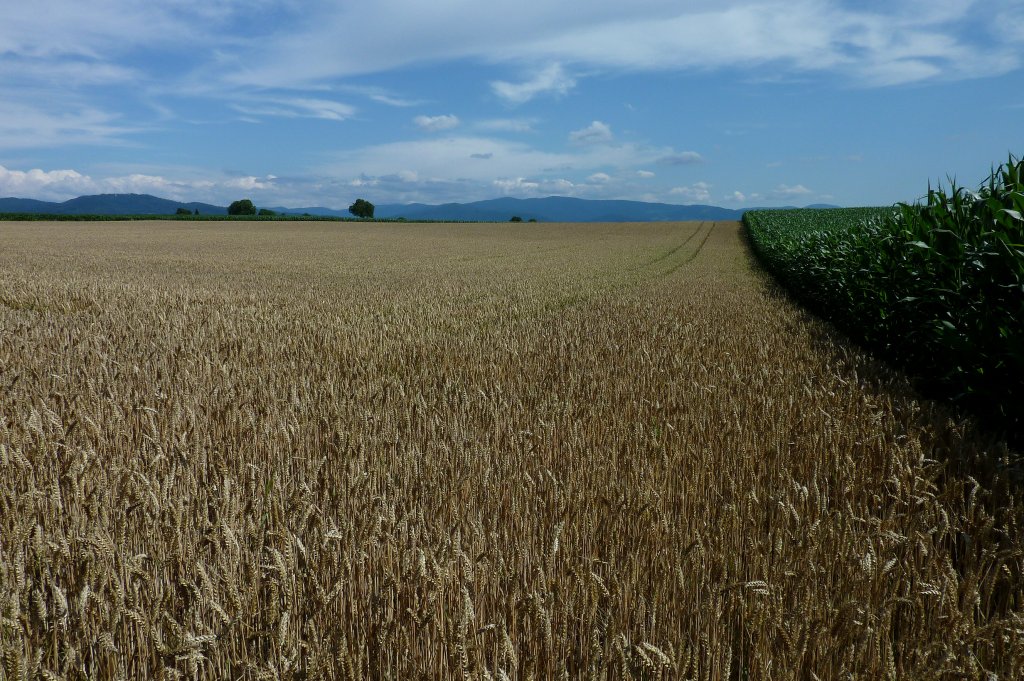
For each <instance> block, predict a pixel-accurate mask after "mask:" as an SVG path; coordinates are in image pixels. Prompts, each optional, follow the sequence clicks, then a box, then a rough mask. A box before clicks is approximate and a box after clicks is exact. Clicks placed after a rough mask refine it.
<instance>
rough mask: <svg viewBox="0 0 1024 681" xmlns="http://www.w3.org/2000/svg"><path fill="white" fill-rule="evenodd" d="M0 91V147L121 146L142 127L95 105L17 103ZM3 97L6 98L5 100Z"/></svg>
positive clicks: (128, 141)
mask: <svg viewBox="0 0 1024 681" xmlns="http://www.w3.org/2000/svg"><path fill="white" fill-rule="evenodd" d="M5 92H6V91H0V148H7V149H20V148H32V147H57V146H64V145H123V144H128V143H130V139H129V138H130V136H131V135H132V134H134V133H137V132H139V131H140V130H141V128H140V127H137V126H129V125H125V124H124V123H122V122H121V120H122V119H121V116H119V115H118V114H115V113H110V112H107V111H103V110H100V109H98V108H95V107H92V106H88V105H84V104H78V103H75V102H62V105H61V106H60V107H56V108H52V107H49V106H46V107H44V106H35V105H32V104H23V103H19V101H18V98H17V97H11V98H6V97H5V96H4V95H5ZM5 100H6V101H5Z"/></svg>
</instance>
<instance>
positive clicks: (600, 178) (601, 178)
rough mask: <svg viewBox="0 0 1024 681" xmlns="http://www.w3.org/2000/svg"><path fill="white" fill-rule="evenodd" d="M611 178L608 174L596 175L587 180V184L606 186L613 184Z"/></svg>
mask: <svg viewBox="0 0 1024 681" xmlns="http://www.w3.org/2000/svg"><path fill="white" fill-rule="evenodd" d="M611 179H612V178H611V176H610V175H609V174H608V173H594V174H593V175H591V176H590V177H588V178H587V182H590V183H592V184H606V183H608V182H611Z"/></svg>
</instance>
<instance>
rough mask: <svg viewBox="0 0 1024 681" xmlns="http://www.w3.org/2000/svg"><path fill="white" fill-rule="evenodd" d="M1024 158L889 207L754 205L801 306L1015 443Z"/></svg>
mask: <svg viewBox="0 0 1024 681" xmlns="http://www.w3.org/2000/svg"><path fill="white" fill-rule="evenodd" d="M1022 214H1024V161H1021V160H1018V159H1015V158H1014V157H1012V156H1011V157H1010V159H1009V161H1008V162H1007V163H1006V164H1004V165H1001V166H1000V167H999V168H998V169H996V170H994V171H993V172H992V174H991V175H990V176H989V178H988V179H987V180H986V181H985V182H984V183H983V184H982V185H981V186H980V188H979V189H978V190H976V191H971V190H969V189H966V188H964V187H961V186H957V184H956V183H955V181H952V182H950V187H949V189H948V190H947V189H944V188H941V187H940V188H938V189H932V188H929V190H928V195H927V198H926V199H925V200H924V201H923V202H918V203H916V204H905V203H900V204H896V205H895V206H893V207H891V208H854V209H830V210H759V211H750V212H748V213H747V214H746V215H745V216H744V223H745V225H746V228H747V231H748V234H749V236H750V239H751V242H752V244H753V247H754V250H755V252H756V253H757V254H758V256H759V257H760V258H761V259H762V261H763V262H764V263H765V264H766V265H767V266H768V268H769V269H770V270H771V271H772V272H773V273H774V274H775V275H776V276H777V277H778V278H779V279H780V281H781V282H782V283H783V284H784V285H785V286H786V287H787V288H788V289H789V290H790V291H791V292H792V293H793V294H794V295H795V296H796V297H797V298H799V299H800V300H801V301H802V302H804V303H805V304H807V305H808V306H809V307H810V308H812V309H813V310H814V311H816V312H818V313H819V314H822V315H823V316H825V317H827V318H828V319H830V320H831V321H833V322H835V323H836V324H837V325H838V326H840V327H841V328H843V329H844V330H845V331H846V332H847V333H849V334H850V335H851V336H852V337H853V338H855V339H857V340H858V341H860V342H862V343H863V344H864V345H866V346H868V347H869V348H871V349H873V350H875V351H877V352H879V353H880V354H881V355H882V356H883V357H885V358H886V359H888V360H890V361H893V362H894V363H896V364H897V365H899V366H901V367H903V368H905V369H907V370H908V372H909V373H911V374H912V375H916V376H918V377H919V379H920V381H921V386H922V388H924V389H925V390H926V392H929V393H932V394H941V395H944V396H947V397H950V398H952V399H953V400H954V401H955V402H957V403H958V404H960V405H961V406H963V407H965V408H967V409H969V410H971V411H974V412H975V413H976V414H978V415H979V416H981V417H982V418H983V420H984V421H987V422H988V423H989V425H992V426H995V427H997V428H999V429H1001V430H1005V431H1006V432H1007V433H1008V434H1009V435H1010V436H1011V437H1012V439H1015V440H1017V441H1018V442H1019V441H1020V439H1021V435H1022V432H1024V427H1022V426H1024V420H1022V413H1024V217H1022Z"/></svg>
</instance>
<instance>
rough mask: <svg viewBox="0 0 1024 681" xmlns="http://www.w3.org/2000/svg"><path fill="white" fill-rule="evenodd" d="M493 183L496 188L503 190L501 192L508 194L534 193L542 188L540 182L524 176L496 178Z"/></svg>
mask: <svg viewBox="0 0 1024 681" xmlns="http://www.w3.org/2000/svg"><path fill="white" fill-rule="evenodd" d="M492 184H493V185H494V187H495V188H497V189H499V190H501V192H502V193H503V194H505V195H506V196H508V195H510V194H533V193H536V191H537V190H538V189H540V183H539V182H533V181H531V180H527V179H525V178H522V177H517V178H514V179H511V180H509V179H502V180H495V181H494V182H493V183H492Z"/></svg>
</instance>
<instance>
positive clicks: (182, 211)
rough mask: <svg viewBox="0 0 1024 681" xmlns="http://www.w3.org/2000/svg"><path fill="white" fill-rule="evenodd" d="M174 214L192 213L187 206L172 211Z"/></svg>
mask: <svg viewBox="0 0 1024 681" xmlns="http://www.w3.org/2000/svg"><path fill="white" fill-rule="evenodd" d="M174 214H175V215H192V211H190V210H189V209H188V208H179V209H178V210H176V211H174Z"/></svg>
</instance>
